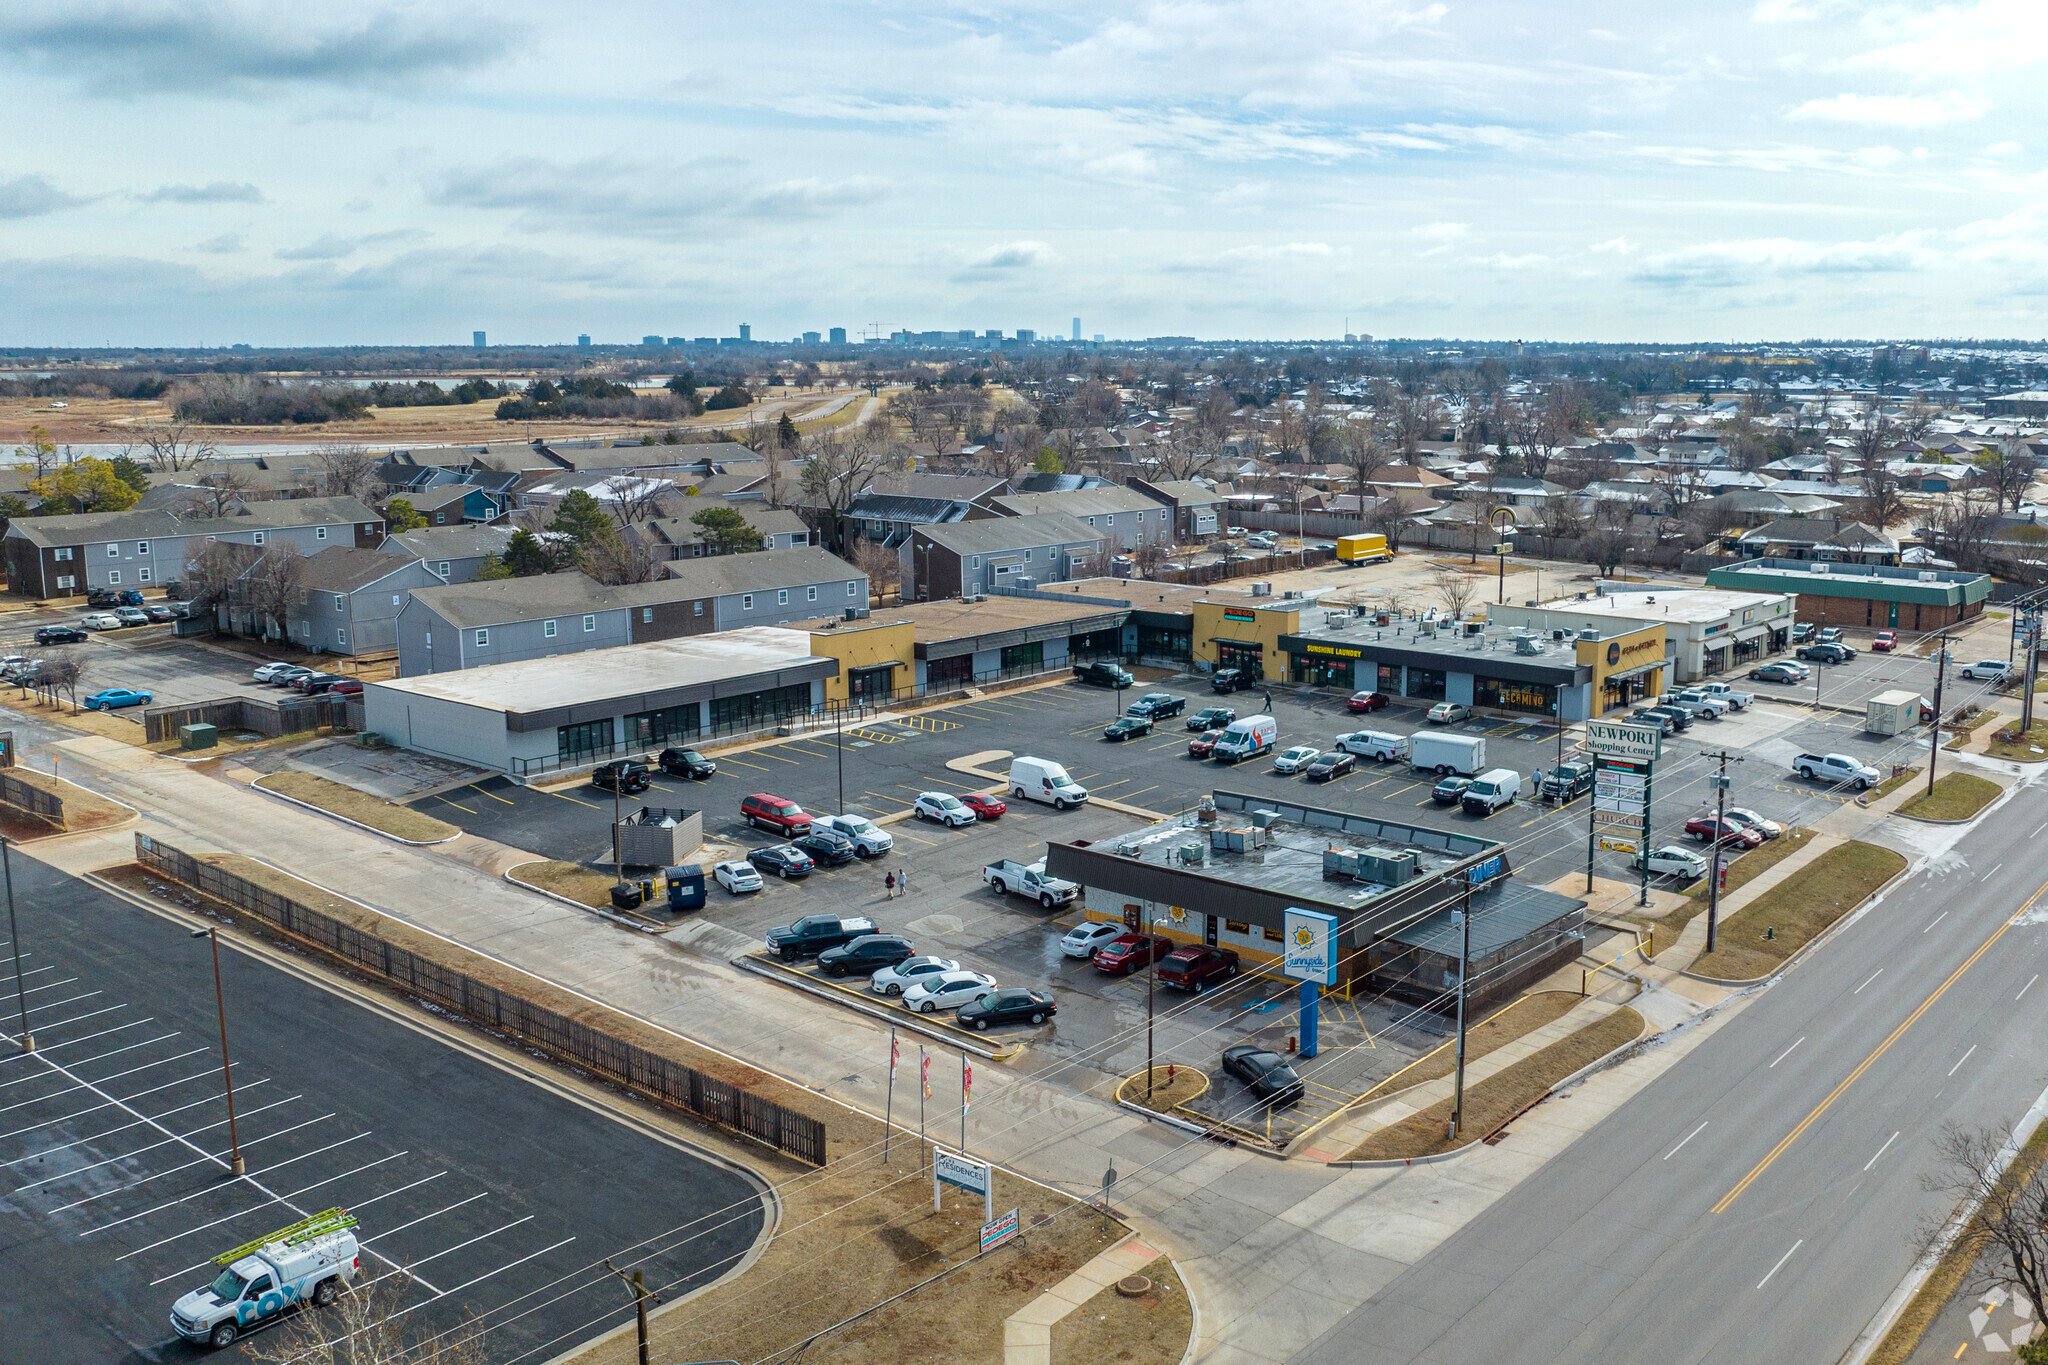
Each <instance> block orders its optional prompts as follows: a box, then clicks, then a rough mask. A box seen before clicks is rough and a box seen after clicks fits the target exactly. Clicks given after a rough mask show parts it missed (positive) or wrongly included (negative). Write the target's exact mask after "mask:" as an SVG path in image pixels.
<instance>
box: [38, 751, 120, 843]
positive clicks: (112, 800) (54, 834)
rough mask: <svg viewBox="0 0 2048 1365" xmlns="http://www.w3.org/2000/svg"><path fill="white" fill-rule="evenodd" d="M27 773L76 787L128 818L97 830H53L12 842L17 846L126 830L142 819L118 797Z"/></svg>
mask: <svg viewBox="0 0 2048 1365" xmlns="http://www.w3.org/2000/svg"><path fill="white" fill-rule="evenodd" d="M28 771H29V772H32V773H34V774H36V775H37V776H38V777H44V776H47V777H49V778H50V779H51V780H52V781H56V782H62V783H64V784H66V785H67V786H72V787H76V788H78V789H79V790H80V791H82V792H84V793H86V794H87V795H88V796H97V797H98V798H99V799H100V800H102V801H105V802H106V803H107V804H108V805H112V806H119V807H120V808H121V809H122V810H125V811H127V812H128V818H127V819H126V820H122V821H120V822H118V823H116V824H109V825H101V826H100V827H99V828H98V829H53V830H51V831H50V832H49V833H48V834H38V835H36V836H35V837H34V838H33V839H16V840H14V841H13V842H15V843H17V844H40V843H42V842H43V841H44V840H46V839H63V838H67V837H69V836H70V835H73V834H100V833H104V832H105V831H107V830H110V829H126V828H128V826H129V825H131V824H134V823H135V822H136V821H138V820H140V819H141V818H142V812H141V811H140V810H138V809H136V808H135V807H134V806H131V805H129V804H128V803H127V802H126V801H123V800H121V799H120V798H119V797H113V796H109V795H107V794H106V793H105V792H103V791H100V790H99V789H98V788H96V787H88V786H86V785H85V784H84V783H83V782H73V781H72V780H71V779H70V778H68V777H62V776H59V775H58V774H56V773H47V774H46V773H44V772H43V770H42V769H40V768H30V769H28ZM15 809H16V810H25V808H24V807H20V806H17V807H15ZM29 814H30V816H31V818H33V819H40V818H41V817H40V816H36V815H34V814H33V812H30V813H29Z"/></svg>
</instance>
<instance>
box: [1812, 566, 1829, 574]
mask: <svg viewBox="0 0 2048 1365" xmlns="http://www.w3.org/2000/svg"><path fill="white" fill-rule="evenodd" d="M1813 571H1814V572H1815V573H1826V572H1827V571H1828V566H1827V565H1825V564H1815V565H1814V566H1813Z"/></svg>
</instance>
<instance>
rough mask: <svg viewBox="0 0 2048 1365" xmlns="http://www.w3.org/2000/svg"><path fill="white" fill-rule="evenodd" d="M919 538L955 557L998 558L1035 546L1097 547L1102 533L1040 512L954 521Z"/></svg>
mask: <svg viewBox="0 0 2048 1365" xmlns="http://www.w3.org/2000/svg"><path fill="white" fill-rule="evenodd" d="M918 534H919V535H921V536H923V537H925V538H926V539H927V540H929V541H931V542H932V544H934V545H940V546H944V547H945V548H946V549H948V550H951V551H952V552H953V553H955V554H977V555H978V554H1000V553H1001V552H1003V551H1004V550H1022V549H1025V548H1027V547H1032V546H1038V545H1073V544H1077V543H1080V542H1083V541H1085V542H1087V543H1089V544H1096V543H1099V542H1100V541H1101V539H1102V536H1103V533H1102V532H1101V531H1098V530H1096V529H1095V528H1094V527H1093V526H1090V525H1088V524H1087V523H1086V522H1083V521H1079V520H1077V519H1076V518H1074V517H1071V516H1068V515H1067V514H1066V513H1064V512H1041V513H1037V514H1034V515H1032V516H1026V517H984V518H982V519H981V520H979V521H956V522H951V523H948V524H947V525H944V526H926V527H923V528H921V529H920V530H919V531H918Z"/></svg>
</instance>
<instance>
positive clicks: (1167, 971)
mask: <svg viewBox="0 0 2048 1365" xmlns="http://www.w3.org/2000/svg"><path fill="white" fill-rule="evenodd" d="M1236 975H1237V954H1236V953H1234V952H1232V951H1231V950H1230V949H1228V948H1205V947H1203V946H1202V945H1201V944H1199V943H1191V944H1189V945H1187V946H1186V947H1184V948H1175V949H1174V950H1173V951H1172V952H1170V953H1168V954H1167V955H1166V956H1165V957H1163V958H1161V959H1159V979H1160V981H1161V982H1163V983H1164V984H1166V985H1168V986H1178V987H1180V988H1181V989H1182V990H1184V991H1201V990H1207V989H1208V988H1209V987H1210V986H1213V985H1215V984H1216V983H1217V982H1219V981H1227V980H1229V979H1230V978H1231V977H1233V976H1236Z"/></svg>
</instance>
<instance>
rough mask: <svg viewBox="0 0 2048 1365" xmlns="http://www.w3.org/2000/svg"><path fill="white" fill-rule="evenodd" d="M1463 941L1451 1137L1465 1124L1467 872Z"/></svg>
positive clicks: (1468, 872) (1469, 931) (1468, 871)
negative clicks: (1456, 1064)
mask: <svg viewBox="0 0 2048 1365" xmlns="http://www.w3.org/2000/svg"><path fill="white" fill-rule="evenodd" d="M1462 918H1463V921H1464V923H1463V925H1462V926H1461V927H1462V928H1463V930H1464V934H1463V939H1462V942H1461V943H1460V945H1459V947H1458V1085H1457V1092H1456V1094H1455V1095H1454V1096H1453V1097H1452V1099H1451V1136H1452V1137H1453V1138H1455V1137H1457V1136H1458V1130H1459V1129H1460V1128H1462V1127H1463V1126H1464V1123H1465V982H1466V979H1467V978H1468V977H1470V976H1471V974H1472V872H1471V869H1469V868H1468V869H1466V871H1465V910H1464V914H1463V916H1462Z"/></svg>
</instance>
